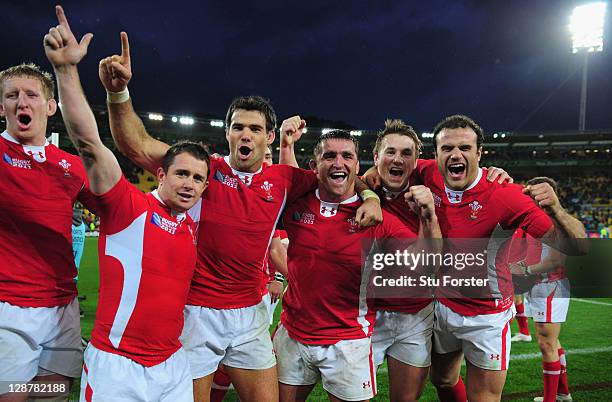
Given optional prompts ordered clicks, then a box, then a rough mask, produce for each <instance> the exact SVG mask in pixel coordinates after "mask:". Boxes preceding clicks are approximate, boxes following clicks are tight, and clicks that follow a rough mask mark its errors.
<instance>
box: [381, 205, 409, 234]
mask: <svg viewBox="0 0 612 402" xmlns="http://www.w3.org/2000/svg"><path fill="white" fill-rule="evenodd" d="M378 226H380V227H381V228H382V229H383V235H382V236H381V237H385V238H398V239H412V238H417V237H418V235H417V234H416V233H415V232H413V231H412V229H410V228H409V227H408V226H406V225H405V224H404V223H403V222H402V221H401V220H400V219H399V218H398V217H396V216H395V215H393V214H390V213H387V212H386V211H384V210H383V221H382V223H381V224H379V225H378Z"/></svg>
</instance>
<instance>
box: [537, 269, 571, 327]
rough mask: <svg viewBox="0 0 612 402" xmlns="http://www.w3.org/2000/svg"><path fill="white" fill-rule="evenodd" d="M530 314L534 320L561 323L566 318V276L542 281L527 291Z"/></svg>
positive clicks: (567, 293)
mask: <svg viewBox="0 0 612 402" xmlns="http://www.w3.org/2000/svg"><path fill="white" fill-rule="evenodd" d="M526 299H527V300H528V303H529V312H530V316H531V317H532V318H533V321H535V322H541V323H562V322H565V320H566V319H567V311H568V310H569V304H570V287H569V280H568V279H567V278H565V279H561V280H558V281H552V282H542V283H538V284H536V285H534V286H533V288H532V289H531V290H530V291H529V293H527V296H526Z"/></svg>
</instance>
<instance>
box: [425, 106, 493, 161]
mask: <svg viewBox="0 0 612 402" xmlns="http://www.w3.org/2000/svg"><path fill="white" fill-rule="evenodd" d="M446 128H448V129H451V130H452V129H455V128H471V129H472V131H474V133H476V147H477V148H480V147H481V146H482V144H483V142H484V132H483V130H482V128H481V127H480V126H479V125H478V124H476V122H475V121H474V120H472V119H470V118H469V117H467V116H464V115H462V114H455V115H452V116H448V117H445V118H444V119H442V120H441V121H440V122H439V123H438V124H437V125H436V127H435V128H434V130H433V139H432V141H433V147H434V152H435V151H436V149H437V146H438V144H437V143H436V138H437V137H438V134H439V133H440V131H442V130H444V129H446Z"/></svg>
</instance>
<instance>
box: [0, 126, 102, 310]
mask: <svg viewBox="0 0 612 402" xmlns="http://www.w3.org/2000/svg"><path fill="white" fill-rule="evenodd" d="M0 157H1V158H2V160H1V161H0V177H1V179H0V244H2V246H0V264H1V266H2V269H0V300H2V301H5V302H8V303H10V304H13V305H16V306H21V307H53V306H62V305H66V304H68V303H70V301H71V300H72V299H73V298H74V297H76V295H77V289H76V286H75V284H74V277H75V276H76V274H77V271H76V267H75V265H74V258H73V256H72V229H71V227H72V205H73V204H74V202H75V200H77V199H79V200H80V201H81V202H83V203H84V204H86V205H87V207H88V208H90V209H95V208H94V204H93V203H92V195H91V193H90V192H89V190H88V184H87V174H86V173H85V168H84V167H83V164H82V163H81V160H80V159H79V158H78V157H77V156H74V155H71V154H69V153H67V152H64V151H62V150H61V149H59V148H57V147H56V146H55V145H51V144H49V143H46V144H45V145H44V146H40V147H36V146H26V145H21V144H19V143H18V142H17V141H16V140H15V139H13V138H12V137H11V136H10V135H9V134H8V133H7V132H6V131H5V132H4V133H2V135H1V137H0Z"/></svg>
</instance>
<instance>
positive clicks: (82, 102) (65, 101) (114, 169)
mask: <svg viewBox="0 0 612 402" xmlns="http://www.w3.org/2000/svg"><path fill="white" fill-rule="evenodd" d="M55 75H56V77H57V84H58V92H59V98H60V101H61V103H62V116H63V118H64V124H65V125H66V131H67V132H68V135H69V136H70V139H71V140H72V143H73V144H74V146H75V147H76V149H77V151H78V152H79V155H80V156H81V159H82V160H83V164H84V165H85V170H86V171H87V176H88V178H89V185H90V188H91V191H92V192H93V193H94V194H104V193H106V192H107V191H108V190H110V189H111V188H113V186H114V185H115V184H117V182H118V181H119V179H120V178H121V167H120V166H119V163H118V162H117V158H115V155H113V153H112V152H111V150H110V149H108V148H107V147H106V146H104V144H103V143H102V140H101V139H100V135H99V134H98V127H97V124H96V119H95V117H94V115H93V113H92V111H91V109H90V107H89V104H88V103H87V99H85V94H84V93H83V89H82V88H81V83H80V80H79V73H78V71H77V68H76V66H70V67H65V68H56V69H55Z"/></svg>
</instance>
